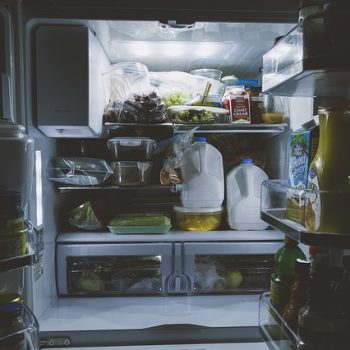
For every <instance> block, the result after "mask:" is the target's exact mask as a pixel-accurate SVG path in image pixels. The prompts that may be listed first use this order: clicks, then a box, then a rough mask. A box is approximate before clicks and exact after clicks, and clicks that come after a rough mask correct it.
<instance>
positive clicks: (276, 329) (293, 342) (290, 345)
mask: <svg viewBox="0 0 350 350" xmlns="http://www.w3.org/2000/svg"><path fill="white" fill-rule="evenodd" d="M259 331H260V334H261V336H262V338H263V339H264V341H265V343H266V345H267V346H268V348H269V349H270V350H293V349H297V346H298V344H299V343H300V340H299V338H298V336H297V335H296V334H295V332H294V331H293V330H292V329H291V328H290V327H289V326H288V325H287V323H286V322H285V321H284V320H283V319H282V317H281V316H280V314H279V313H278V311H277V310H276V309H275V308H274V307H273V306H272V305H271V303H270V293H263V294H262V295H261V296H260V300H259Z"/></svg>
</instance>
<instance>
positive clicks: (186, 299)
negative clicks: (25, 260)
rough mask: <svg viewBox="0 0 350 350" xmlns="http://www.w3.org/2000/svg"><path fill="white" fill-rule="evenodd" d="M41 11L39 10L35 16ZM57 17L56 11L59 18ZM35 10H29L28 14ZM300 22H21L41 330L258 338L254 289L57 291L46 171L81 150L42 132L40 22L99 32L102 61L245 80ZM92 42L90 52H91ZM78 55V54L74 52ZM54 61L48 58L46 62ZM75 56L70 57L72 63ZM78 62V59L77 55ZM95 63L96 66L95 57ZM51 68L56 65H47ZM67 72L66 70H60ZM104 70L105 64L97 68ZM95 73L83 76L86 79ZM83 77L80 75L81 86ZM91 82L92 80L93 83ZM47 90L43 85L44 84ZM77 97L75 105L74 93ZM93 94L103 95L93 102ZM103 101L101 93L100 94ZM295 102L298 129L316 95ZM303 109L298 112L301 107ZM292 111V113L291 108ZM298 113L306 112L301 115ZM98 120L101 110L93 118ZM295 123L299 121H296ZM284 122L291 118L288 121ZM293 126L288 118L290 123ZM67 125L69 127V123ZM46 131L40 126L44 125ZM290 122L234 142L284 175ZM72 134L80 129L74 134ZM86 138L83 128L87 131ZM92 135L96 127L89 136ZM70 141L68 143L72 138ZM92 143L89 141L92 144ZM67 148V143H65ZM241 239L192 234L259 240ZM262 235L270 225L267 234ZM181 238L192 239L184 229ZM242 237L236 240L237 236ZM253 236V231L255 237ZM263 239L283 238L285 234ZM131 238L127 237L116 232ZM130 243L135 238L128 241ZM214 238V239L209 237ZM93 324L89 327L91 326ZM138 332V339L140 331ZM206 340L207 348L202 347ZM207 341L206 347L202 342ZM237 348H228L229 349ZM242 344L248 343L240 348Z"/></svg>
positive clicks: (56, 223) (51, 191) (85, 335)
mask: <svg viewBox="0 0 350 350" xmlns="http://www.w3.org/2000/svg"><path fill="white" fill-rule="evenodd" d="M33 17H35V16H33ZM58 17H59V16H58ZM29 18H30V16H29ZM294 25H295V24H294V23H254V22H252V23H244V22H237V23H230V22H226V23H224V22H196V23H195V24H194V25H193V26H190V27H185V28H183V27H180V28H178V29H174V28H173V26H172V25H171V24H170V25H169V24H168V23H166V24H161V23H160V22H158V21H143V20H142V21H140V20H139V21H128V20H92V19H89V20H84V19H79V20H78V19H68V18H64V17H62V18H49V17H47V18H46V17H45V16H43V18H33V19H30V20H28V22H25V25H24V26H23V46H24V49H23V52H22V55H23V60H24V62H25V65H24V72H25V86H24V96H25V110H26V116H27V117H28V118H27V124H28V132H29V133H30V134H31V135H32V136H33V137H34V138H35V144H36V153H35V156H36V158H35V180H34V185H33V191H32V200H31V204H30V208H29V212H30V217H31V219H32V221H33V223H34V224H35V225H36V226H38V228H39V229H40V230H41V231H40V232H41V235H40V237H39V240H40V243H41V250H40V261H39V263H38V264H36V265H35V266H32V267H30V268H28V274H27V279H26V282H27V285H26V288H27V290H28V293H29V294H28V295H29V298H28V303H29V305H30V306H31V307H32V309H33V310H34V313H35V314H36V316H37V318H38V320H39V323H40V327H41V328H40V329H41V332H42V334H43V337H44V338H45V336H47V337H50V336H52V335H54V336H57V337H60V336H62V337H64V336H66V335H67V334H69V335H70V337H73V342H74V343H75V344H93V345H94V344H95V343H94V341H95V342H96V343H97V344H96V346H97V345H98V344H100V343H106V344H108V343H109V344H121V345H125V344H130V334H132V337H134V335H136V337H135V339H132V341H133V342H134V343H136V344H137V342H138V340H137V339H140V340H139V341H140V343H147V342H149V343H150V344H151V343H153V342H154V341H155V339H158V342H159V343H161V342H163V343H166V342H167V341H169V339H170V340H175V339H177V337H178V334H177V335H176V332H174V329H173V328H172V325H177V330H181V332H183V339H182V341H183V342H184V341H185V340H186V339H187V340H190V341H192V342H195V341H197V342H198V339H207V340H212V339H218V338H220V339H222V340H223V341H224V340H225V339H227V340H228V341H232V339H237V340H240V341H242V340H243V341H244V339H245V340H246V341H248V340H252V339H255V340H257V339H259V336H258V333H257V325H258V297H259V295H258V294H254V295H244V294H243V295H220V296H217V295H190V296H188V295H179V296H177V295H176V296H172V295H168V296H147V297H145V296H132V297H113V298H111V297H102V298H101V297H100V298H91V297H88V298H84V297H81V298H80V297H60V296H58V292H57V274H56V271H57V267H56V265H55V264H56V261H55V259H56V239H57V236H58V234H60V233H61V229H62V227H64V223H62V221H63V219H62V218H61V217H60V215H59V214H60V210H61V209H62V208H61V207H62V203H61V201H60V196H58V195H57V190H56V188H55V186H54V185H53V183H52V182H50V181H49V180H48V179H47V174H46V169H47V168H48V167H49V163H50V161H51V159H52V158H53V157H55V156H57V155H59V152H62V149H63V150H65V151H66V150H67V149H69V145H72V148H71V152H72V154H65V155H75V153H79V152H80V148H79V143H77V140H76V139H74V140H73V139H72V140H71V139H70V138H69V135H70V134H69V132H68V134H67V135H65V136H67V137H68V138H67V139H59V138H50V137H46V136H45V135H44V134H43V133H42V132H40V131H39V130H38V106H37V102H36V101H37V96H36V93H37V91H38V90H37V87H38V81H37V79H36V77H37V76H36V69H35V67H36V64H37V62H38V60H39V59H40V58H39V57H38V52H37V51H36V46H35V43H36V42H35V38H36V33H37V29H38V28H40V27H44V26H51V27H52V26H58V27H70V28H71V27H72V26H73V27H74V26H77V27H79V28H87V29H88V33H89V35H93V37H94V39H93V40H94V42H95V44H94V45H100V47H99V48H98V51H99V52H100V54H99V55H100V56H99V57H101V60H102V61H103V64H101V65H100V68H101V69H105V68H106V61H108V63H109V64H114V63H117V62H121V61H138V62H142V63H144V64H146V65H147V67H148V68H149V70H150V71H172V70H181V71H186V72H188V71H190V70H191V69H195V68H201V67H207V68H218V69H221V70H222V71H223V75H230V74H235V75H237V76H239V77H242V78H243V77H244V78H246V79H255V78H256V77H257V75H258V68H259V67H261V66H262V55H263V54H264V53H265V52H266V51H268V50H269V49H270V48H271V46H272V44H273V41H274V38H275V37H277V36H280V35H284V34H286V33H287V32H288V31H289V30H290V29H291V28H292V27H293V26H294ZM95 52H97V51H96V50H91V51H90V52H87V53H86V54H88V55H89V56H91V57H92V58H94V54H95ZM64 56H65V59H66V61H65V64H69V54H67V53H65V55H64ZM71 59H72V62H74V60H75V59H76V58H75V57H71ZM42 64H47V65H50V62H41V65H42ZM76 64H77V62H74V65H76ZM78 64H79V62H78ZM97 66H99V65H98V64H97ZM51 68H52V67H51ZM64 73H65V72H64V70H61V71H60V74H63V75H64ZM99 73H101V72H99ZM88 78H89V77H87V79H88ZM70 79H71V83H72V86H73V87H79V82H77V81H76V80H74V78H73V75H72V78H71V76H68V75H67V76H64V79H63V81H64V83H65V84H66V86H67V89H68V90H69V89H70V88H71V87H69V85H68V84H69V82H70ZM81 83H82V82H80V84H81ZM91 87H92V88H93V86H91ZM99 87H100V90H99V91H100V92H101V93H98V94H91V95H89V96H90V97H89V99H88V101H87V103H91V104H98V105H101V104H102V105H103V104H105V102H106V100H103V99H105V96H103V93H102V91H101V85H99ZM42 88H43V89H45V86H43V87H42ZM72 97H73V98H72V100H71V103H72V104H73V105H74V95H73V96H72ZM94 99H97V100H94ZM101 99H102V101H101ZM284 99H285V101H286V105H288V107H289V108H288V109H289V120H291V121H293V123H294V124H293V128H294V127H295V126H296V125H297V124H298V123H300V124H301V123H302V122H303V119H304V118H305V119H309V118H310V117H311V116H312V114H313V103H312V99H310V98H298V99H297V100H294V98H284ZM301 111H302V112H301ZM294 114H295V116H294ZM301 114H302V117H300V116H301ZM92 117H93V118H95V119H96V118H97V119H98V120H99V121H100V122H101V117H102V114H98V115H97V114H95V115H94V116H92ZM297 119H298V121H295V120H297ZM287 121H288V120H287ZM291 125H292V122H291ZM63 129H64V128H63ZM41 131H43V129H41ZM287 131H288V128H287V129H286V132H284V133H281V134H280V135H278V136H273V137H271V135H265V134H261V135H259V134H256V135H254V134H253V135H247V134H242V135H232V138H233V140H236V141H237V142H242V143H246V144H247V147H248V146H249V144H252V143H257V142H258V144H259V145H261V147H262V148H263V149H264V151H266V153H267V155H268V162H267V173H268V175H269V177H270V178H286V176H287V160H288V153H287V152H288V147H287V144H288V132H287ZM75 136H76V135H75ZM84 136H86V135H84ZM90 137H91V135H90ZM85 141H86V144H87V145H88V146H87V149H89V147H90V150H91V152H92V154H93V153H94V152H98V150H99V148H98V146H96V147H95V146H94V145H95V144H96V145H98V144H101V142H102V141H103V140H101V139H94V138H91V139H85ZM67 145H68V146H67ZM89 145H90V146H89ZM67 147H68V148H67ZM242 234H243V233H241V232H238V233H237V235H238V238H237V235H236V237H232V236H229V235H227V236H224V235H223V234H221V235H220V232H219V233H218V236H217V237H218V238H217V239H213V238H212V237H211V238H210V240H208V238H207V237H205V235H202V234H199V235H198V236H197V237H194V235H192V236H191V235H188V236H187V240H188V241H189V242H210V241H211V240H212V239H213V240H214V241H215V242H216V243H220V242H223V243H225V242H227V241H229V242H235V241H237V240H238V241H242V242H245V241H248V242H254V240H256V236H255V234H250V235H249V234H248V235H245V236H244V237H242V236H241V235H242ZM262 234H264V233H262ZM184 237H186V236H185V235H184ZM239 237H240V238H239ZM249 237H250V238H249ZM276 237H278V238H277V239H276V238H275V236H274V237H273V238H267V240H271V241H273V242H274V241H277V244H281V240H282V237H283V236H282V235H279V236H276ZM128 239H130V240H134V241H133V242H132V243H135V242H137V243H140V244H147V243H150V242H152V239H153V240H155V239H157V238H154V237H153V238H150V240H149V241H147V237H142V239H141V242H140V238H137V237H136V238H128ZM171 240H172V241H174V242H180V243H181V242H182V241H183V240H184V241H186V238H182V237H181V236H180V235H179V236H178V237H176V238H171ZM120 243H121V244H123V243H127V240H125V239H124V242H123V239H121V240H120ZM129 243H130V242H129ZM209 244H210V243H209ZM256 244H259V243H256ZM87 331H89V332H87ZM100 331H106V332H105V333H104V335H106V338H104V339H99V337H100V336H99V334H100V333H99V332H100ZM138 336H139V337H138ZM200 348H202V347H200ZM205 348H207V347H205ZM231 348H232V347H231ZM240 349H243V346H242V347H240Z"/></svg>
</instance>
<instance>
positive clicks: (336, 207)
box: [305, 100, 350, 234]
mask: <svg viewBox="0 0 350 350" xmlns="http://www.w3.org/2000/svg"><path fill="white" fill-rule="evenodd" d="M318 114H319V122H320V141H319V146H318V150H317V153H316V156H315V158H314V159H313V161H312V162H311V164H310V169H309V175H308V189H309V190H310V194H309V195H308V198H307V201H306V202H307V203H306V207H305V226H306V227H307V229H308V230H310V231H316V232H317V231H318V232H329V233H333V232H341V233H349V234H350V220H349V206H350V102H349V101H346V100H338V101H337V102H334V103H333V104H328V105H324V106H322V107H320V108H319V112H318ZM314 191H316V192H314ZM318 191H321V192H318Z"/></svg>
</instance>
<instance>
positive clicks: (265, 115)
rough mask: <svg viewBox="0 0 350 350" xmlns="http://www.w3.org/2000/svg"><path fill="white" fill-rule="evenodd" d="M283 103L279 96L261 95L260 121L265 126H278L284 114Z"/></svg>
mask: <svg viewBox="0 0 350 350" xmlns="http://www.w3.org/2000/svg"><path fill="white" fill-rule="evenodd" d="M285 108H286V106H285V103H284V101H283V99H282V97H280V96H273V95H266V94H265V95H263V111H262V114H261V117H262V121H263V123H265V124H280V123H282V121H283V118H284V114H285Z"/></svg>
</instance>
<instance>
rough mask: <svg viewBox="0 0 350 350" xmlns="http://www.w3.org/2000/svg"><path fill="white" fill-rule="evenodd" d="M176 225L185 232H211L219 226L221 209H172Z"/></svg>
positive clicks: (178, 207) (176, 207)
mask: <svg viewBox="0 0 350 350" xmlns="http://www.w3.org/2000/svg"><path fill="white" fill-rule="evenodd" d="M174 212H175V217H176V225H177V226H178V227H179V229H181V230H186V231H211V230H215V229H216V228H218V227H219V226H220V225H221V219H222V213H223V209H222V207H219V208H185V207H180V206H175V207H174Z"/></svg>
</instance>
